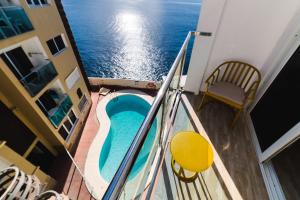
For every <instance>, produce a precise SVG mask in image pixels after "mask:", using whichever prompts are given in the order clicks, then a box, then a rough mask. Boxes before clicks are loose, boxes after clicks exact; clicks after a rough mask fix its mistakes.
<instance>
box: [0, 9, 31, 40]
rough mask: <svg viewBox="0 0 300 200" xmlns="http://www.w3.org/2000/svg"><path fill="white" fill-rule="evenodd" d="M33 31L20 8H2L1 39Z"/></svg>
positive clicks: (0, 13) (0, 20)
mask: <svg viewBox="0 0 300 200" xmlns="http://www.w3.org/2000/svg"><path fill="white" fill-rule="evenodd" d="M31 30H33V26H32V24H31V22H30V20H29V18H28V16H27V14H26V13H25V11H24V9H23V8H22V7H20V6H5V7H0V39H5V38H9V37H12V36H15V35H19V34H22V33H25V32H28V31H31Z"/></svg>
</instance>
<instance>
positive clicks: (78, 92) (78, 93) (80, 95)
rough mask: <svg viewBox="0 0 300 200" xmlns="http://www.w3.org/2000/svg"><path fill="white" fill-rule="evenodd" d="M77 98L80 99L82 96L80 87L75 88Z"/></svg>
mask: <svg viewBox="0 0 300 200" xmlns="http://www.w3.org/2000/svg"><path fill="white" fill-rule="evenodd" d="M76 93H77V96H78V98H79V99H80V98H81V97H82V91H81V89H80V88H78V89H77V91H76Z"/></svg>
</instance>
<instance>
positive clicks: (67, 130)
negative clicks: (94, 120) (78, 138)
mask: <svg viewBox="0 0 300 200" xmlns="http://www.w3.org/2000/svg"><path fill="white" fill-rule="evenodd" d="M77 121H78V118H77V117H76V115H75V114H74V112H73V110H71V111H70V112H69V114H68V116H67V117H66V119H65V121H64V122H63V124H62V126H61V127H60V129H59V130H58V133H59V134H60V135H61V137H62V138H64V139H65V140H66V139H67V138H68V136H69V135H70V134H71V133H72V131H73V129H74V127H75V125H76V124H77Z"/></svg>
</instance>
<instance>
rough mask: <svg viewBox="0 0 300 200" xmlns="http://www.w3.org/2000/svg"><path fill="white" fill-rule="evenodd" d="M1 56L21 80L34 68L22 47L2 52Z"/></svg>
mask: <svg viewBox="0 0 300 200" xmlns="http://www.w3.org/2000/svg"><path fill="white" fill-rule="evenodd" d="M1 58H2V59H3V60H4V62H5V63H6V64H7V66H8V67H9V68H10V69H11V71H12V72H13V73H14V74H15V76H16V77H17V78H18V79H19V80H20V79H21V78H23V77H25V76H26V75H28V74H29V73H30V71H31V69H32V68H33V65H32V63H31V61H30V60H29V58H28V57H27V55H26V53H25V52H24V50H23V48H22V47H17V48H15V49H13V50H10V51H7V52H5V53H3V54H1Z"/></svg>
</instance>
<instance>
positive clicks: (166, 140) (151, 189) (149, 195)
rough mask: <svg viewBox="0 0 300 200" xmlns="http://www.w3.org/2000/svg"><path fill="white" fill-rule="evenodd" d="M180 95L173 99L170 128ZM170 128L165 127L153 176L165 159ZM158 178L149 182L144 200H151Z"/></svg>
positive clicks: (154, 177) (179, 93)
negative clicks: (160, 150) (166, 129)
mask: <svg viewBox="0 0 300 200" xmlns="http://www.w3.org/2000/svg"><path fill="white" fill-rule="evenodd" d="M181 94H182V91H179V92H178V93H177V94H176V99H175V103H174V107H173V110H172V111H171V117H170V121H171V124H172V125H171V127H173V123H174V121H175V117H176V113H177V109H178V105H179V103H180V100H181ZM171 127H167V128H168V129H169V130H168V131H167V132H166V135H165V137H164V138H165V139H164V140H163V142H164V143H163V144H162V147H163V149H162V153H161V155H160V157H159V162H157V165H156V166H155V170H154V174H158V172H159V170H160V168H161V165H162V161H163V159H164V157H165V153H166V148H165V147H166V146H167V142H168V138H169V136H170V132H171V131H172V130H173V128H171ZM157 178H158V176H153V177H152V180H151V181H150V186H149V189H148V192H147V194H146V198H145V199H151V196H152V193H153V189H154V188H155V183H156V180H157Z"/></svg>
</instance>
